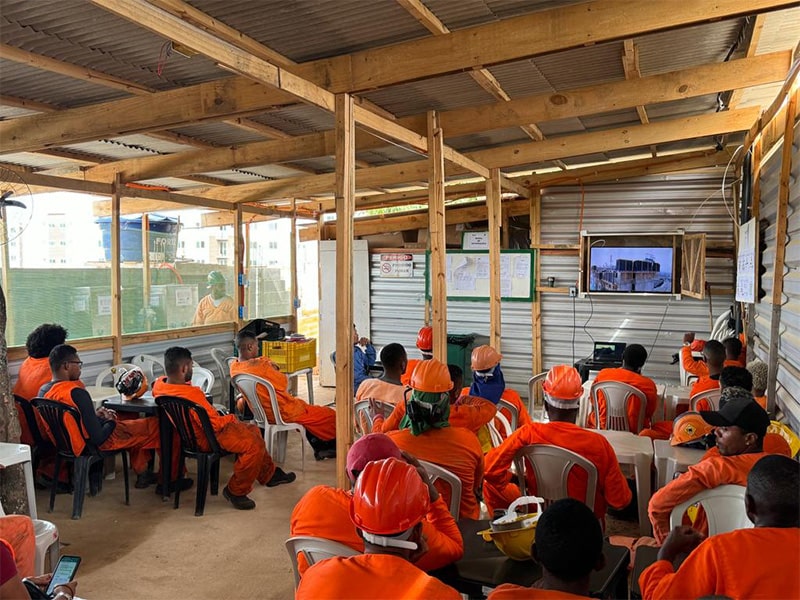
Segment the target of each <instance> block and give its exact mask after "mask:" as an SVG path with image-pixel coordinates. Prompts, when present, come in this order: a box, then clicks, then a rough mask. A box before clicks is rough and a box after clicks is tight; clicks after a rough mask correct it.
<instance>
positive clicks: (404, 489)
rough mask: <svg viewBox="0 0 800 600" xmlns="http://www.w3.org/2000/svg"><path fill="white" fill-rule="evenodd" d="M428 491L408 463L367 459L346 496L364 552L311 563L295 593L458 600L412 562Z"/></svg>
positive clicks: (421, 539) (421, 541) (420, 544)
mask: <svg viewBox="0 0 800 600" xmlns="http://www.w3.org/2000/svg"><path fill="white" fill-rule="evenodd" d="M429 494H430V491H429V490H428V486H426V485H425V483H424V482H423V481H422V478H421V477H420V474H419V472H418V471H417V469H416V468H415V467H414V466H413V465H410V464H408V463H406V462H403V461H402V460H399V459H397V458H386V459H384V460H380V461H375V462H370V463H367V464H366V466H365V467H364V470H363V471H362V472H361V475H360V476H359V477H358V480H357V481H356V485H355V489H354V490H353V497H352V500H351V501H350V519H351V521H352V522H353V524H354V525H355V527H356V529H357V530H358V532H359V535H361V537H362V538H363V539H364V554H359V555H358V556H349V557H341V556H337V557H333V558H329V559H327V560H323V561H321V562H319V563H317V564H315V565H313V566H312V567H310V568H309V569H308V570H307V571H306V572H305V574H304V575H303V577H302V579H301V580H300V585H299V586H298V588H297V593H296V594H295V598H296V599H298V600H305V599H312V598H313V599H314V600H318V599H319V600H325V599H331V600H333V599H339V598H352V599H362V598H363V599H369V600H372V599H373V598H386V599H395V598H396V599H400V598H403V599H406V600H416V599H420V600H421V599H423V598H424V599H442V600H444V599H447V600H459V599H460V598H461V595H460V594H459V593H458V592H457V591H456V590H454V589H453V588H451V587H448V586H446V585H445V584H443V583H441V582H440V581H439V580H438V579H435V578H434V577H431V576H429V575H427V574H426V573H425V572H424V571H422V570H421V569H420V568H419V567H417V566H415V565H414V564H413V563H414V562H416V561H417V560H418V559H419V557H420V556H422V555H423V554H424V553H425V552H426V551H427V542H426V540H425V536H424V535H423V532H422V528H423V525H422V522H423V521H424V519H425V516H426V515H428V514H429V512H430V500H429Z"/></svg>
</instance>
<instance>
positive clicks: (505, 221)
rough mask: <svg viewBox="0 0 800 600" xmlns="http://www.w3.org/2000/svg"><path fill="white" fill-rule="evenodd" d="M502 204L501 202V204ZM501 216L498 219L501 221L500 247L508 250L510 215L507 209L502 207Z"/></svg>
mask: <svg viewBox="0 0 800 600" xmlns="http://www.w3.org/2000/svg"><path fill="white" fill-rule="evenodd" d="M501 206H502V204H501ZM501 211H502V215H503V218H502V219H501V220H500V221H501V223H502V230H501V231H502V235H501V238H500V240H501V245H500V247H501V248H503V249H505V250H508V249H509V248H510V247H511V215H509V214H508V210H507V209H502V208H501Z"/></svg>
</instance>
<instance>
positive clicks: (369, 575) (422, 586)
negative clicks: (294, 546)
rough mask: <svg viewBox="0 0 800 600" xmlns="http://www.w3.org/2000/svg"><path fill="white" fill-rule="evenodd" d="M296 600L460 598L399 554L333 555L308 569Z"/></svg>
mask: <svg viewBox="0 0 800 600" xmlns="http://www.w3.org/2000/svg"><path fill="white" fill-rule="evenodd" d="M294 597H295V600H340V599H341V598H349V599H352V600H362V599H363V600H374V599H375V598H382V599H386V600H393V599H400V598H402V599H404V600H461V594H459V593H458V592H457V591H456V590H454V589H453V588H451V587H449V586H447V585H445V584H443V583H442V582H441V581H439V580H438V579H435V578H433V577H431V576H430V575H428V574H426V573H425V572H424V571H422V570H421V569H419V568H417V567H415V566H414V565H412V564H411V563H410V562H408V561H407V560H405V559H404V558H400V557H399V556H392V555H389V554H361V555H359V556H350V557H347V558H344V557H341V556H336V557H334V558H329V559H327V560H323V561H322V562H319V563H317V564H315V565H314V566H312V567H311V568H310V569H308V570H307V571H306V573H305V575H303V578H302V579H301V580H300V585H299V586H298V588H297V592H296V593H295V596H294Z"/></svg>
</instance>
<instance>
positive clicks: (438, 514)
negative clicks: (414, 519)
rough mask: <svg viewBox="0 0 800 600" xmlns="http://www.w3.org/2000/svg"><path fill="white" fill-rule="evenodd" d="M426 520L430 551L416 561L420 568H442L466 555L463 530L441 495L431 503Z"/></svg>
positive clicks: (424, 528) (423, 531)
mask: <svg viewBox="0 0 800 600" xmlns="http://www.w3.org/2000/svg"><path fill="white" fill-rule="evenodd" d="M425 522H426V523H427V524H428V525H429V526H425V525H423V528H422V533H423V534H425V537H426V538H427V543H428V551H427V552H426V553H425V554H423V555H422V556H421V557H420V559H419V560H418V561H417V562H416V565H417V566H418V567H419V568H420V569H422V570H423V571H432V570H434V569H441V568H442V567H445V566H447V565H449V564H451V563H454V562H456V561H457V560H459V559H460V558H461V557H462V556H464V540H463V539H462V537H461V532H460V531H459V530H458V525H457V524H456V521H455V519H454V518H453V515H451V514H450V510H449V509H448V507H447V504H445V501H444V499H443V498H442V497H441V496H439V497H437V498H436V500H435V501H434V502H432V503H431V508H430V510H429V511H428V514H427V516H426V517H425Z"/></svg>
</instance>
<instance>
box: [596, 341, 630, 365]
mask: <svg viewBox="0 0 800 600" xmlns="http://www.w3.org/2000/svg"><path fill="white" fill-rule="evenodd" d="M626 346H627V344H626V343H625V342H595V343H594V350H593V351H592V361H593V362H595V363H608V364H611V365H619V364H621V363H622V354H623V353H624V352H625V347H626Z"/></svg>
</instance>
